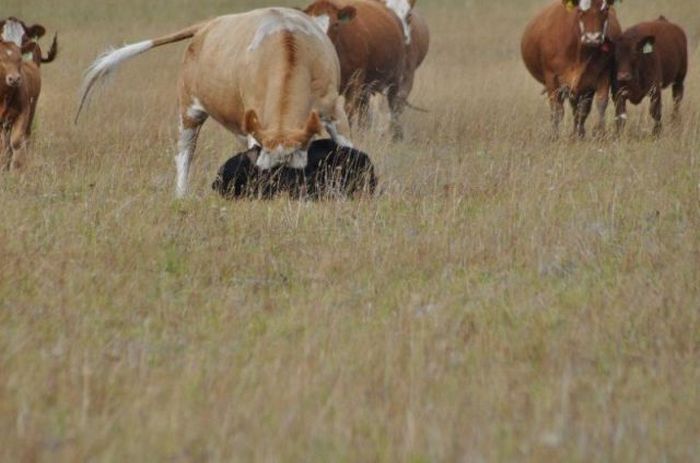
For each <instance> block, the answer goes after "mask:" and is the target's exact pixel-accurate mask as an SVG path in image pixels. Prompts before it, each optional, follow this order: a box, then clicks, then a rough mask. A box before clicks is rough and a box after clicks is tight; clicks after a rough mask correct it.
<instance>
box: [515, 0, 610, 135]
mask: <svg viewBox="0 0 700 463" xmlns="http://www.w3.org/2000/svg"><path fill="white" fill-rule="evenodd" d="M614 3H615V0H580V2H579V1H578V0H563V1H562V0H557V1H555V2H554V3H552V4H551V5H549V6H548V7H546V8H545V9H544V10H543V11H542V12H541V13H540V14H538V15H537V16H536V17H535V19H533V20H532V22H530V24H529V25H528V26H527V28H526V30H525V33H524V35H523V39H522V44H521V50H522V56H523V60H524V61H525V65H526V66H527V69H528V70H529V71H530V73H531V74H532V76H533V77H534V78H535V79H537V81H539V82H541V83H542V84H544V86H545V89H546V93H547V95H548V97H549V103H550V106H551V108H552V122H553V126H554V132H555V136H556V135H557V134H558V131H559V124H560V122H561V120H562V118H563V117H564V100H565V99H566V98H567V97H568V99H569V101H570V103H571V105H572V108H573V109H574V133H575V134H577V135H578V136H580V137H583V136H584V135H585V123H586V119H587V118H588V114H589V113H590V111H591V106H592V103H593V99H594V96H595V100H596V106H597V109H598V114H599V122H598V126H597V132H599V133H601V134H602V133H603V132H604V131H605V110H606V109H607V106H608V96H609V93H610V86H611V72H612V71H611V69H612V61H613V49H612V45H611V41H614V40H616V39H618V38H619V37H620V35H621V28H620V23H619V22H618V20H617V15H616V13H615V9H614V8H613V5H614Z"/></svg>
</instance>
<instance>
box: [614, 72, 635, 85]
mask: <svg viewBox="0 0 700 463" xmlns="http://www.w3.org/2000/svg"><path fill="white" fill-rule="evenodd" d="M617 81H618V82H623V83H627V82H632V74H631V73H629V72H618V73H617Z"/></svg>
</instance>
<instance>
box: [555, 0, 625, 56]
mask: <svg viewBox="0 0 700 463" xmlns="http://www.w3.org/2000/svg"><path fill="white" fill-rule="evenodd" d="M562 2H563V3H564V6H566V7H567V8H568V9H572V10H573V9H575V10H576V16H577V19H578V27H579V32H580V34H581V44H582V45H584V46H586V47H599V46H601V45H603V43H605V39H606V38H607V35H608V15H609V14H610V7H612V6H613V5H614V4H615V0H562Z"/></svg>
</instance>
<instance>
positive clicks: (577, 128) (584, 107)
mask: <svg viewBox="0 0 700 463" xmlns="http://www.w3.org/2000/svg"><path fill="white" fill-rule="evenodd" d="M571 106H572V107H573V109H574V136H575V137H578V138H583V137H585V136H586V119H588V115H589V114H590V113H591V107H592V106H593V93H592V92H591V93H586V94H584V95H581V96H578V97H575V98H574V99H572V100H571Z"/></svg>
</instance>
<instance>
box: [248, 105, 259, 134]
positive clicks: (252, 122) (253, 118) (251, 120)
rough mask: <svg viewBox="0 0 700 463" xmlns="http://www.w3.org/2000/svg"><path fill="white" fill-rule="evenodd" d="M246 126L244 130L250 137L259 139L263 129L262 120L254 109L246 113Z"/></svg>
mask: <svg viewBox="0 0 700 463" xmlns="http://www.w3.org/2000/svg"><path fill="white" fill-rule="evenodd" d="M244 125H245V127H244V129H245V131H246V133H247V134H248V135H252V136H253V137H255V138H258V134H259V133H260V129H261V127H260V120H259V119H258V113H256V112H255V110H254V109H249V110H248V112H246V113H245V123H244Z"/></svg>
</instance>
